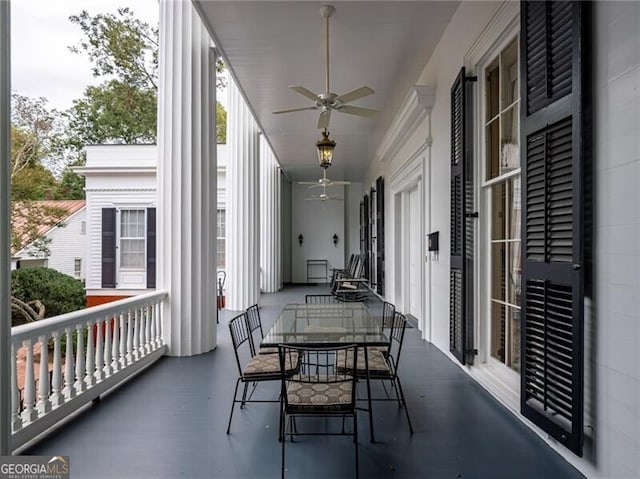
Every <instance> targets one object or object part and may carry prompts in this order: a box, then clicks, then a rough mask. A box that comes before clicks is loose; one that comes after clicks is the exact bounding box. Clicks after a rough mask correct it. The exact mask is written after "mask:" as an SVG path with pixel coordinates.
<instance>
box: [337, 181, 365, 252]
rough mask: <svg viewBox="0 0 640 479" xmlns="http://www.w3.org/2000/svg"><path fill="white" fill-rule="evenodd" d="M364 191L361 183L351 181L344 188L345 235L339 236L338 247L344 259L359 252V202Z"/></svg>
mask: <svg viewBox="0 0 640 479" xmlns="http://www.w3.org/2000/svg"><path fill="white" fill-rule="evenodd" d="M363 196H364V192H363V191H362V183H359V182H352V183H351V184H350V185H349V186H346V187H345V189H344V211H345V215H344V228H345V229H344V233H345V235H344V236H345V237H344V240H343V238H340V242H339V243H338V248H342V250H343V251H344V258H346V259H345V261H347V260H348V259H349V256H351V254H353V253H356V254H359V253H360V202H361V201H362V197H363Z"/></svg>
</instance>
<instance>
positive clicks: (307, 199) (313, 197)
mask: <svg viewBox="0 0 640 479" xmlns="http://www.w3.org/2000/svg"><path fill="white" fill-rule="evenodd" d="M304 200H305V201H322V198H320V197H319V196H312V197H311V198H305V199H304Z"/></svg>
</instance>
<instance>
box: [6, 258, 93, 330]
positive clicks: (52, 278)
mask: <svg viewBox="0 0 640 479" xmlns="http://www.w3.org/2000/svg"><path fill="white" fill-rule="evenodd" d="M11 296H13V297H15V298H17V299H18V300H20V301H22V302H24V303H27V304H29V303H31V302H33V301H36V300H39V301H41V302H42V303H43V304H44V307H45V314H44V317H45V318H50V317H52V316H57V315H59V314H64V313H70V312H71V311H77V310H79V309H84V308H85V300H86V297H85V292H84V286H83V285H82V282H81V281H80V280H77V279H75V278H72V277H71V276H68V275H66V274H63V273H60V272H58V271H56V270H54V269H51V268H20V269H16V270H14V271H12V272H11ZM16 314H17V313H16ZM22 319H23V318H22V315H20V316H16V317H13V316H12V322H13V321H19V320H22Z"/></svg>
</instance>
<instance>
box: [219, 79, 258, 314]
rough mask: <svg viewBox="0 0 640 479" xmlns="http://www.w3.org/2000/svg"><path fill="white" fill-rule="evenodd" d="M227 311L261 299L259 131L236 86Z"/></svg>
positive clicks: (232, 89) (231, 110) (230, 134)
mask: <svg viewBox="0 0 640 479" xmlns="http://www.w3.org/2000/svg"><path fill="white" fill-rule="evenodd" d="M227 88H228V94H229V99H228V102H229V107H228V112H227V145H228V146H227V148H229V161H228V164H227V218H226V219H227V263H226V264H227V275H228V277H227V286H226V295H227V304H226V307H227V309H231V310H235V311H240V310H243V309H246V308H247V307H249V306H251V305H252V304H255V303H257V302H258V299H259V297H260V282H259V281H260V247H259V238H260V220H259V217H258V215H259V213H260V210H259V203H260V201H259V198H260V183H259V171H258V170H259V161H258V158H259V151H258V150H259V144H258V127H257V125H256V123H255V121H254V119H253V117H252V115H251V112H250V111H249V108H248V107H247V105H246V104H245V101H244V98H243V97H242V95H241V93H240V91H239V90H238V88H237V86H236V85H235V84H234V82H233V80H232V79H230V80H229V83H228V87H227Z"/></svg>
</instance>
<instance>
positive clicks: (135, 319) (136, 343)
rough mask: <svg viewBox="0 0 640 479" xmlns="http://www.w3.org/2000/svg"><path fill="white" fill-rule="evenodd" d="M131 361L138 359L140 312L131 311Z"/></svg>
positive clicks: (136, 310)
mask: <svg viewBox="0 0 640 479" xmlns="http://www.w3.org/2000/svg"><path fill="white" fill-rule="evenodd" d="M133 323H134V324H133V326H134V327H133V360H134V361H137V360H138V359H140V349H139V348H140V311H138V309H137V308H136V309H134V310H133Z"/></svg>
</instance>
